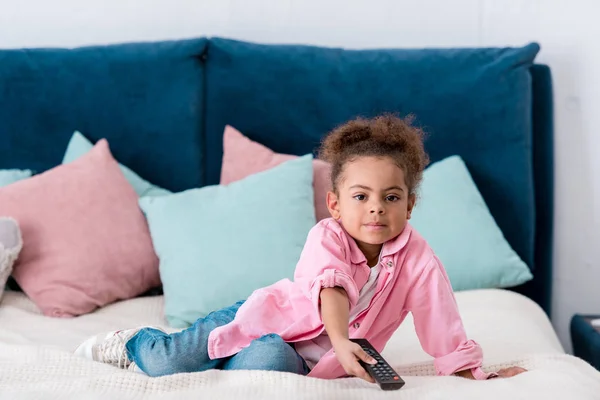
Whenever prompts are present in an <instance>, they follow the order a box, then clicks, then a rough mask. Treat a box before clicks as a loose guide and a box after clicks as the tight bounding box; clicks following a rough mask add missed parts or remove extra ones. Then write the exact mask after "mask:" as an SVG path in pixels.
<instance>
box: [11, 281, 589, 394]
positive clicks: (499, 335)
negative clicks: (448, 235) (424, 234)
mask: <svg viewBox="0 0 600 400" xmlns="http://www.w3.org/2000/svg"><path fill="white" fill-rule="evenodd" d="M457 301H458V304H459V307H460V310H461V313H462V315H463V317H464V321H465V326H466V329H467V331H468V332H469V334H470V335H471V336H472V337H476V338H477V340H478V341H479V342H480V343H481V345H482V346H483V348H484V349H485V358H486V362H485V370H494V369H499V368H502V367H504V366H508V365H519V366H522V367H524V368H527V369H530V371H529V372H528V373H526V374H522V375H520V376H517V377H514V378H510V379H507V380H491V381H485V382H479V381H468V380H465V379H462V378H457V377H436V376H434V375H435V373H434V371H433V364H432V362H431V360H430V357H429V356H428V355H427V354H425V353H424V352H423V351H422V350H421V348H420V346H419V343H418V340H417V337H416V335H415V333H414V329H413V328H412V323H411V320H410V316H409V318H408V319H407V320H406V321H405V323H403V325H402V326H401V327H400V329H399V330H398V331H397V332H396V333H395V334H394V336H393V337H392V339H391V340H390V342H389V343H388V345H387V346H386V349H385V351H384V352H383V356H384V357H385V358H386V359H387V360H389V362H390V363H391V364H392V366H393V367H394V368H395V369H396V370H397V371H398V372H399V373H400V374H401V376H402V377H403V378H404V380H405V381H406V385H405V386H404V387H403V388H402V389H401V390H399V391H395V392H384V391H381V390H379V389H378V387H376V386H374V385H371V384H369V383H366V382H364V381H362V380H359V379H357V378H346V379H340V380H334V381H329V380H320V379H314V378H306V377H302V376H296V375H293V374H288V373H276V372H260V371H218V370H213V371H207V372H203V373H194V374H178V375H173V376H167V377H162V378H148V377H146V376H143V375H141V374H136V373H132V372H128V371H123V370H118V369H116V368H114V367H111V366H107V365H104V364H99V363H93V362H89V361H87V360H82V359H79V358H77V357H74V356H73V355H72V354H71V352H72V351H73V349H74V347H75V346H76V345H77V344H78V343H79V342H81V341H82V340H83V339H85V338H87V337H89V336H90V335H93V334H96V333H98V332H102V331H109V330H114V329H119V328H122V327H123V326H137V325H147V324H151V325H155V326H161V327H163V328H164V329H166V330H168V331H175V329H173V328H170V327H168V326H167V325H166V324H165V323H164V320H163V318H162V315H163V304H164V301H163V298H162V296H147V297H140V298H136V299H131V300H126V301H123V302H119V303H115V304H112V305H110V306H107V307H105V308H103V309H100V310H98V311H97V312H95V313H92V314H88V315H85V316H82V317H79V318H76V319H52V318H47V317H44V316H42V315H40V313H39V311H38V310H37V308H36V306H35V305H34V304H33V303H32V302H31V301H30V300H29V299H28V298H27V296H25V295H24V294H23V293H20V292H8V293H7V294H6V297H5V298H4V300H3V302H2V306H1V307H0V320H1V321H3V323H2V326H1V327H0V398H6V399H21V398H23V399H25V398H27V399H30V398H44V399H50V398H56V399H66V398H81V397H82V396H83V397H84V398H86V399H95V398H98V399H100V398H103V399H105V398H118V399H141V398H144V399H154V398H156V399H159V398H160V399H165V398H173V399H176V398H177V399H181V398H198V397H208V398H220V399H225V398H227V399H229V398H231V399H281V398H289V399H311V398H319V399H321V398H327V399H373V398H375V399H378V398H382V399H383V398H396V399H439V398H457V399H480V398H482V397H484V396H485V398H489V399H506V398H527V399H534V398H536V399H537V398H540V399H554V398H555V399H564V398H576V399H594V398H597V395H598V393H600V376H599V375H600V374H599V373H598V372H597V371H596V370H594V369H593V368H592V367H591V366H589V365H588V364H586V363H585V362H584V361H582V360H580V359H578V358H575V357H573V356H570V355H566V354H564V351H563V349H562V347H561V345H560V343H559V341H558V339H557V336H556V334H555V333H554V330H553V328H552V326H551V324H550V322H549V320H548V318H547V317H546V315H545V313H544V312H543V310H542V309H541V308H540V307H539V306H538V305H537V304H536V303H534V302H533V301H532V300H531V299H528V298H526V297H525V296H523V295H520V294H517V293H514V292H513V291H509V290H501V289H483V290H475V291H466V292H460V293H458V294H457ZM491 309H493V310H494V312H493V313H492V312H490V310H491Z"/></svg>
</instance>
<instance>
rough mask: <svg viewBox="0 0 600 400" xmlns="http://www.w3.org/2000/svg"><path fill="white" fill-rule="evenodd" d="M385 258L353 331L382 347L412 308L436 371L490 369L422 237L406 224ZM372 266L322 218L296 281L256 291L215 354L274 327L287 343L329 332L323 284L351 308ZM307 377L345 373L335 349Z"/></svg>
mask: <svg viewBox="0 0 600 400" xmlns="http://www.w3.org/2000/svg"><path fill="white" fill-rule="evenodd" d="M381 263H382V265H383V266H384V267H383V268H382V270H381V272H380V274H379V278H378V281H377V288H376V291H375V295H374V296H373V299H372V301H371V304H370V305H369V307H368V308H367V309H366V310H364V311H363V312H361V313H360V314H359V315H358V316H357V318H356V319H355V320H354V321H353V323H352V324H351V325H349V327H348V333H349V336H350V337H351V338H366V339H368V340H369V341H370V342H371V344H372V345H373V346H374V347H375V348H376V349H377V351H379V352H381V351H382V350H383V348H384V346H385V344H386V343H387V341H388V340H389V339H390V337H391V336H392V334H393V333H394V331H395V330H396V329H397V328H398V326H399V325H400V324H401V323H402V321H403V320H404V318H405V317H406V315H407V314H408V313H409V312H410V313H412V315H413V319H414V324H415V329H416V333H417V336H418V338H419V340H420V343H421V346H422V347H423V349H424V350H425V351H426V352H427V353H428V354H430V355H431V356H432V357H434V359H435V360H434V365H435V369H436V371H437V373H438V375H451V374H453V373H454V372H457V371H460V370H465V369H471V371H472V373H473V375H474V376H475V378H476V379H487V378H488V377H489V376H490V375H492V374H487V373H485V372H483V371H482V370H481V368H480V367H481V363H482V358H483V352H482V350H481V347H480V346H479V345H478V344H477V343H476V342H474V341H473V340H468V339H467V336H466V333H465V330H464V327H463V324H462V320H461V318H460V315H459V312H458V307H457V304H456V301H455V298H454V293H453V291H452V287H451V285H450V281H449V279H448V276H447V274H446V271H445V270H444V267H443V266H442V264H441V262H440V261H439V259H438V258H437V257H436V256H435V254H434V253H433V251H432V250H431V248H430V247H429V245H428V244H427V242H426V241H425V240H424V239H423V238H422V237H421V235H419V234H418V233H417V231H415V230H414V229H412V227H411V226H410V225H409V224H407V225H406V228H405V229H404V230H403V232H402V233H401V234H400V235H398V236H397V237H396V238H395V239H392V240H390V241H389V242H386V243H384V245H383V248H382V251H381ZM369 272H370V268H369V266H368V265H367V260H366V258H365V256H364V255H363V253H362V252H361V251H360V249H359V248H358V246H357V245H356V242H355V241H354V239H353V238H352V237H351V236H350V235H348V233H347V232H346V231H345V230H344V229H343V228H342V226H341V225H340V224H339V223H338V222H337V221H336V220H334V219H332V218H328V219H324V220H322V221H320V222H319V223H318V224H317V225H315V227H313V228H312V229H311V231H310V232H309V234H308V238H307V241H306V244H305V246H304V249H303V250H302V254H301V256H300V260H299V261H298V264H297V266H296V271H295V275H294V281H290V280H289V279H283V280H280V281H278V282H276V283H274V284H272V285H271V286H268V287H265V288H262V289H258V290H256V291H254V293H252V294H251V295H250V297H248V299H247V300H246V302H245V303H244V304H243V305H242V306H241V307H240V308H239V309H238V311H237V314H236V316H235V319H234V320H233V321H232V322H231V323H229V324H227V325H224V326H221V327H218V328H216V329H215V330H213V331H212V332H211V333H210V335H209V338H208V354H209V357H210V358H211V359H215V358H223V357H228V356H231V355H233V354H236V353H237V352H239V351H240V350H241V349H243V348H244V347H246V346H248V345H249V344H250V342H252V340H254V339H257V338H259V337H261V336H264V335H267V334H270V333H275V334H278V335H279V336H281V337H282V338H283V340H285V341H286V342H289V343H294V342H300V341H305V340H311V339H314V338H316V337H317V336H319V335H320V334H321V333H323V332H324V330H325V327H324V325H323V321H322V320H321V315H320V310H319V309H320V307H319V304H320V300H319V299H320V297H319V294H320V292H321V289H322V288H329V287H334V286H340V287H342V288H344V290H345V291H346V293H347V295H348V299H349V302H350V309H352V308H353V307H354V306H355V305H356V303H357V301H358V297H359V291H360V288H362V287H363V286H364V284H365V283H366V282H367V279H368V277H369ZM308 376H312V377H317V378H326V379H332V378H339V377H343V376H346V373H345V371H344V369H343V368H342V366H341V365H340V364H339V362H338V361H337V358H336V356H335V354H334V353H333V350H329V351H328V352H327V353H326V354H325V355H324V356H323V357H322V358H321V359H320V361H319V362H318V363H317V364H316V365H315V366H314V368H313V369H312V370H311V371H310V373H309V374H308Z"/></svg>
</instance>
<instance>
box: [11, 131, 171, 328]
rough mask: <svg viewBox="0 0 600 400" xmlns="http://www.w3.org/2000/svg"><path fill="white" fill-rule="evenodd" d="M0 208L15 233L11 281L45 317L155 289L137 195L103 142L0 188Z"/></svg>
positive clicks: (84, 310)
mask: <svg viewBox="0 0 600 400" xmlns="http://www.w3.org/2000/svg"><path fill="white" fill-rule="evenodd" d="M0 210H2V214H3V215H10V216H12V217H13V218H15V219H16V220H17V221H19V224H20V226H21V230H22V235H23V249H22V251H21V254H20V256H19V259H18V260H17V263H16V265H15V266H14V271H13V277H14V278H15V280H16V281H17V283H18V284H19V285H20V286H21V288H22V289H23V291H24V292H25V293H26V294H27V295H28V296H29V298H31V300H32V301H33V302H34V303H35V304H36V305H37V306H38V307H39V308H40V310H41V311H42V313H43V314H44V315H46V316H52V317H73V316H77V315H81V314H85V313H88V312H91V311H93V310H94V309H96V308H98V307H102V306H104V305H106V304H109V303H111V302H114V301H117V300H122V299H127V298H131V297H134V296H137V295H139V294H142V293H143V292H145V291H146V290H148V289H150V288H152V287H156V286H158V285H160V276H159V272H158V259H157V257H156V254H155V252H154V248H153V246H152V239H151V237H150V232H149V229H148V226H147V223H146V219H145V217H144V215H143V213H142V211H141V210H140V208H139V206H138V196H137V195H136V193H135V191H134V190H133V188H132V186H131V185H130V184H129V183H128V182H127V180H126V179H125V177H124V176H123V173H122V172H121V170H120V169H119V165H118V164H117V162H116V161H115V159H114V158H113V157H112V155H111V153H110V149H109V147H108V143H107V142H106V140H101V141H99V142H98V143H97V144H96V146H94V148H93V149H92V150H90V151H89V152H88V153H87V154H86V155H84V156H83V157H81V158H79V159H78V160H76V161H73V162H72V163H69V164H64V165H60V166H58V167H56V168H53V169H51V170H49V171H46V172H45V173H43V174H40V175H37V176H34V177H33V178H30V179H26V180H22V181H19V182H17V183H14V184H12V185H10V186H6V187H4V188H2V189H0Z"/></svg>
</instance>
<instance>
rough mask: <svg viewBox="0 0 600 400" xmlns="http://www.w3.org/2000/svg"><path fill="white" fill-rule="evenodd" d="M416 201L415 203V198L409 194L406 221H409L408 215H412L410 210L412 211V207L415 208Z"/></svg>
mask: <svg viewBox="0 0 600 400" xmlns="http://www.w3.org/2000/svg"><path fill="white" fill-rule="evenodd" d="M416 201H417V196H415V195H414V194H411V195H409V196H408V210H407V213H406V219H410V215H411V214H412V210H413V207H414V206H415V203H416Z"/></svg>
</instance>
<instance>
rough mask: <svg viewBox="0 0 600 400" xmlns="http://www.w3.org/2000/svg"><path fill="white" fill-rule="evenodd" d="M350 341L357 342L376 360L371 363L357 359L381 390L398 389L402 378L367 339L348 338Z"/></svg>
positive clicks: (401, 383) (402, 382)
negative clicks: (375, 362)
mask: <svg viewBox="0 0 600 400" xmlns="http://www.w3.org/2000/svg"><path fill="white" fill-rule="evenodd" d="M350 341H352V342H354V343H358V344H359V345H360V347H362V349H363V350H364V351H365V353H367V354H368V355H370V356H371V357H373V358H374V359H375V360H376V361H377V364H374V365H371V364H367V363H366V362H364V361H362V360H358V362H359V363H360V365H361V366H362V367H363V368H364V369H365V370H366V371H367V372H368V373H369V375H371V376H372V377H373V379H375V382H377V383H378V384H379V387H380V388H381V390H398V389H400V388H401V387H402V386H404V383H405V382H404V380H403V379H402V378H401V377H400V375H398V374H397V373H396V371H394V370H393V369H392V367H391V366H390V364H388V362H387V361H385V359H384V358H383V357H381V354H379V353H378V352H377V350H375V348H374V347H373V346H372V345H371V343H369V341H368V340H367V339H350Z"/></svg>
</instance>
